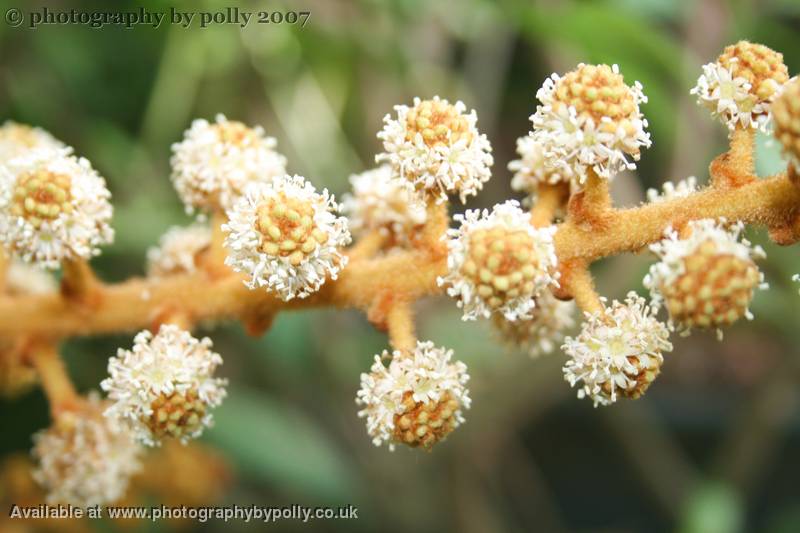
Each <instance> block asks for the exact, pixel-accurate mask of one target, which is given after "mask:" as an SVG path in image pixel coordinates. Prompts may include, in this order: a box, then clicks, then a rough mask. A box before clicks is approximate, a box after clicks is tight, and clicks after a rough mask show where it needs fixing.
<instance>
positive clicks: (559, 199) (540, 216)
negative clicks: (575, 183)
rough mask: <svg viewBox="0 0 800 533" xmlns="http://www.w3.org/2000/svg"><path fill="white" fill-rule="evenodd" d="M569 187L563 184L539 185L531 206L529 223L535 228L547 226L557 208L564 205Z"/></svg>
mask: <svg viewBox="0 0 800 533" xmlns="http://www.w3.org/2000/svg"><path fill="white" fill-rule="evenodd" d="M568 194H569V189H567V188H566V187H564V184H560V183H559V184H555V185H551V184H549V183H545V184H542V185H540V186H539V191H538V194H537V198H536V203H535V204H534V205H533V206H532V207H531V224H532V225H533V226H534V227H536V228H541V227H544V226H549V225H550V223H551V222H553V218H554V217H555V215H556V212H557V211H558V209H559V208H561V207H562V206H563V205H564V202H565V201H566V199H567V195H568Z"/></svg>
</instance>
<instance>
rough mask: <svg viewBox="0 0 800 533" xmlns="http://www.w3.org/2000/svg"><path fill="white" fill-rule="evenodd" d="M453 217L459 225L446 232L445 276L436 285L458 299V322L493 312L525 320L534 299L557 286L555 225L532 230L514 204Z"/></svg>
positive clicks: (470, 211) (527, 218) (522, 212)
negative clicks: (461, 310) (462, 310)
mask: <svg viewBox="0 0 800 533" xmlns="http://www.w3.org/2000/svg"><path fill="white" fill-rule="evenodd" d="M454 218H455V220H456V221H458V222H460V223H461V226H460V227H459V228H458V229H449V230H448V231H447V236H448V237H449V239H448V241H447V247H448V254H447V266H448V273H447V275H446V276H444V277H440V278H439V279H438V283H439V285H441V286H447V294H449V295H450V296H452V297H454V298H456V299H457V300H458V306H459V307H461V308H463V309H464V316H463V319H464V320H474V319H476V318H477V317H479V316H482V317H486V318H488V317H489V316H491V314H492V312H493V311H496V312H499V313H501V314H502V315H503V316H505V318H506V319H508V320H518V319H525V318H528V317H529V316H530V314H529V313H530V311H531V310H532V309H533V307H534V305H535V298H536V297H537V296H538V295H539V294H541V293H542V292H543V291H544V290H545V289H546V288H547V287H548V286H551V285H553V286H557V285H558V281H557V273H556V272H555V268H556V265H557V262H558V260H557V258H556V253H555V246H554V245H553V235H554V234H555V229H556V228H555V226H550V227H546V228H534V227H533V226H532V225H531V223H530V216H529V215H528V214H527V213H525V212H524V211H523V210H522V209H520V207H519V202H517V201H516V200H508V201H506V202H505V203H503V204H498V205H496V206H494V207H493V208H492V211H491V213H490V212H489V211H488V210H485V209H484V210H483V211H481V210H468V211H466V213H464V214H463V215H456V216H455V217H454Z"/></svg>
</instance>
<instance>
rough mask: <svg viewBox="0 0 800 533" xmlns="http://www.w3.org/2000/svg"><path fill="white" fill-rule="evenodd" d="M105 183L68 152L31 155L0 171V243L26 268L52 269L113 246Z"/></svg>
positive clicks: (92, 170)
mask: <svg viewBox="0 0 800 533" xmlns="http://www.w3.org/2000/svg"><path fill="white" fill-rule="evenodd" d="M110 198H111V193H110V192H109V191H108V188H107V187H106V182H105V180H104V179H103V178H102V177H100V175H99V174H98V173H97V172H96V171H95V170H94V169H93V168H92V166H91V164H90V163H89V161H87V160H86V159H83V158H78V157H75V156H73V155H70V151H69V150H68V149H61V150H47V149H43V150H33V151H30V152H27V153H25V154H23V155H21V156H19V157H16V158H14V159H12V160H11V161H8V162H6V164H5V165H2V166H0V242H2V243H3V244H4V245H5V247H6V249H8V250H9V251H11V252H12V253H13V254H15V255H17V256H19V257H21V258H22V259H23V260H25V261H26V262H28V263H36V264H37V265H39V266H41V267H44V268H49V269H56V268H58V267H59V266H60V264H61V262H62V261H64V260H75V259H89V258H91V257H92V256H95V255H98V254H99V253H100V250H99V246H101V245H104V244H109V243H111V242H112V241H113V238H114V231H113V229H112V228H111V226H110V225H109V222H110V220H111V215H112V213H113V210H112V207H111V203H110V201H109V200H110Z"/></svg>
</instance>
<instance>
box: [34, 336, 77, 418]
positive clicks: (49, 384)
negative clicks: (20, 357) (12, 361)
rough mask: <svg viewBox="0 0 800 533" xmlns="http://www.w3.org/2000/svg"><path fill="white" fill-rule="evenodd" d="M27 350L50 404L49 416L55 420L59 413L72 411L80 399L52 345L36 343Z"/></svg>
mask: <svg viewBox="0 0 800 533" xmlns="http://www.w3.org/2000/svg"><path fill="white" fill-rule="evenodd" d="M29 349H30V352H29V358H30V361H31V363H32V364H33V366H34V367H35V368H36V371H37V372H38V374H39V379H40V381H41V383H42V388H43V389H44V392H45V395H46V396H47V400H48V402H49V403H50V414H51V416H52V418H53V419H54V420H55V419H56V418H57V417H58V415H59V413H61V412H63V411H67V410H71V409H74V408H75V407H76V406H77V404H78V403H79V401H80V397H79V396H78V393H77V392H76V391H75V387H74V386H73V384H72V380H71V379H70V378H69V375H68V374H67V369H66V368H65V367H64V362H63V361H62V359H61V356H60V355H59V354H58V351H57V350H56V348H55V346H54V345H53V344H50V343H46V344H38V343H37V344H34V345H31V346H30V348H29Z"/></svg>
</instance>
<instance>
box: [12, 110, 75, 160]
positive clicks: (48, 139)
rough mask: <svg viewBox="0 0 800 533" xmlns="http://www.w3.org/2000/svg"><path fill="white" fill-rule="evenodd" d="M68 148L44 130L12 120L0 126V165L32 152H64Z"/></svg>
mask: <svg viewBox="0 0 800 533" xmlns="http://www.w3.org/2000/svg"><path fill="white" fill-rule="evenodd" d="M65 148H67V146H66V145H65V144H64V143H62V142H61V141H59V140H58V139H56V138H55V137H53V136H52V135H50V133H48V132H47V131H45V130H43V129H42V128H34V127H31V126H28V125H25V124H18V123H16V122H12V121H10V120H8V121H6V122H4V123H3V125H2V126H0V165H2V164H5V163H6V162H8V161H10V160H12V159H14V158H15V157H19V156H21V155H24V154H26V153H28V152H30V151H31V150H42V149H46V150H62V149H65Z"/></svg>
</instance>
